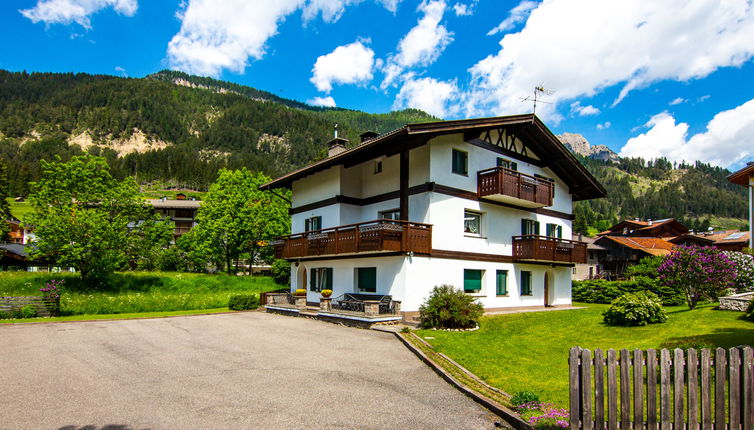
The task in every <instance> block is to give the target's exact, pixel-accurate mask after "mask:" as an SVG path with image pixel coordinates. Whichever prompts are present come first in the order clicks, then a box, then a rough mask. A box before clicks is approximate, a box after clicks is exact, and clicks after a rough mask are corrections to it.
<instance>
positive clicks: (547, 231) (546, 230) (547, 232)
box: [545, 224, 554, 237]
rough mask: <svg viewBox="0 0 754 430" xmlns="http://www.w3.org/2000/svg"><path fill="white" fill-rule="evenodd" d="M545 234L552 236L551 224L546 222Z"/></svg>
mask: <svg viewBox="0 0 754 430" xmlns="http://www.w3.org/2000/svg"><path fill="white" fill-rule="evenodd" d="M545 236H547V237H552V236H554V235H553V234H552V224H547V225H546V226H545Z"/></svg>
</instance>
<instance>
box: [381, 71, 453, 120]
mask: <svg viewBox="0 0 754 430" xmlns="http://www.w3.org/2000/svg"><path fill="white" fill-rule="evenodd" d="M458 97H460V93H459V91H458V85H457V84H456V82H455V81H450V82H444V81H438V80H436V79H433V78H414V77H413V76H412V75H409V76H408V77H407V78H406V79H405V81H404V82H403V86H402V87H401V90H400V91H399V92H398V95H397V96H396V98H395V102H394V103H393V109H404V108H415V109H421V110H423V111H425V112H427V113H429V114H431V115H434V116H436V117H439V118H444V117H446V116H447V115H453V114H454V113H456V112H457V109H458V104H457V103H453V101H454V100H455V99H457V98H458Z"/></svg>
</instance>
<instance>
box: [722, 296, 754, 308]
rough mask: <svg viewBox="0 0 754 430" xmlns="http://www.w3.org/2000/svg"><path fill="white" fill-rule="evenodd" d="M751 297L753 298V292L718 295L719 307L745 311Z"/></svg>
mask: <svg viewBox="0 0 754 430" xmlns="http://www.w3.org/2000/svg"><path fill="white" fill-rule="evenodd" d="M752 298H754V293H741V294H734V295H732V296H727V297H720V309H724V310H728V311H740V312H745V311H746V308H747V307H748V306H749V301H750V300H751V299H752Z"/></svg>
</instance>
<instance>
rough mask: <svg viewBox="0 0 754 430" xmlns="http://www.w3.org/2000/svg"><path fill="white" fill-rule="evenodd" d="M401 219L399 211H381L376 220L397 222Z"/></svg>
mask: <svg viewBox="0 0 754 430" xmlns="http://www.w3.org/2000/svg"><path fill="white" fill-rule="evenodd" d="M400 218H401V211H400V209H391V210H389V211H382V212H380V213H379V218H378V219H392V220H399V219H400Z"/></svg>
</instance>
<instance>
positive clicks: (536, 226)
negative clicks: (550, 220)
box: [534, 221, 539, 236]
mask: <svg viewBox="0 0 754 430" xmlns="http://www.w3.org/2000/svg"><path fill="white" fill-rule="evenodd" d="M534 234H535V235H537V236H539V221H534Z"/></svg>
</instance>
